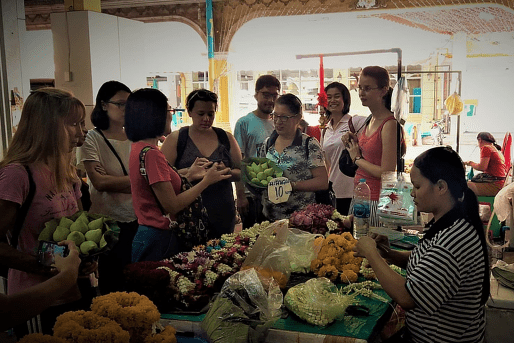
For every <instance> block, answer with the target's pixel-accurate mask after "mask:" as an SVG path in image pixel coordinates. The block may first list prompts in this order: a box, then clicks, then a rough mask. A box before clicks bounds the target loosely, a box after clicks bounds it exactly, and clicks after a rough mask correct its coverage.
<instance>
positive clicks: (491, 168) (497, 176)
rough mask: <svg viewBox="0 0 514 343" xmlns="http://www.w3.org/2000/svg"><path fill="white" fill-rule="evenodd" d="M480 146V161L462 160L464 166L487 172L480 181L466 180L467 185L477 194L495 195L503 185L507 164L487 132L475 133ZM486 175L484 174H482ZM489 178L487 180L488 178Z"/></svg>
mask: <svg viewBox="0 0 514 343" xmlns="http://www.w3.org/2000/svg"><path fill="white" fill-rule="evenodd" d="M477 140H478V146H479V148H480V163H475V162H473V161H467V162H464V164H465V165H466V166H470V167H471V168H473V169H476V170H479V171H481V172H484V173H485V174H487V176H488V177H485V178H484V179H483V180H481V182H474V181H473V180H471V181H468V187H469V188H470V189H471V190H472V191H473V192H474V193H475V194H476V195H477V196H479V195H481V196H495V195H496V194H497V193H498V191H499V190H500V189H501V188H502V187H503V184H504V182H505V177H506V176H507V172H508V170H507V165H506V164H505V158H504V157H503V154H502V153H501V147H500V146H499V145H498V144H496V140H495V139H494V137H493V135H492V134H490V133H489V132H480V133H479V134H478V135H477ZM483 176H486V175H483ZM488 179H489V180H488Z"/></svg>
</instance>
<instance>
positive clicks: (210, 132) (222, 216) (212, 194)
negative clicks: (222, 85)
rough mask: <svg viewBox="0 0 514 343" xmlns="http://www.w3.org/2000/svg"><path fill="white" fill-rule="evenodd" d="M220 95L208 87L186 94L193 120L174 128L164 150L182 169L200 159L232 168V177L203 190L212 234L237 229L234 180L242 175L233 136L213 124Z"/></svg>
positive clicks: (171, 160)
mask: <svg viewBox="0 0 514 343" xmlns="http://www.w3.org/2000/svg"><path fill="white" fill-rule="evenodd" d="M217 108H218V96H217V95H216V94H215V93H213V92H211V91H208V90H206V89H198V90H194V91H192V92H191V93H189V95H188V96H187V99H186V109H187V112H188V114H189V116H190V117H191V119H192V121H193V123H192V125H191V126H186V127H183V128H181V129H180V130H179V131H174V132H172V133H171V134H170V135H169V136H168V137H166V140H165V141H164V143H163V145H162V147H161V151H162V152H163V153H164V156H166V159H167V160H168V161H169V162H170V164H172V165H174V166H175V167H176V168H177V169H179V172H180V173H185V172H187V170H188V168H189V167H191V165H192V164H193V163H194V162H195V160H197V163H200V161H203V162H204V163H208V162H209V161H210V162H219V163H218V164H217V168H218V169H220V170H221V169H225V168H227V167H228V168H230V173H231V175H232V177H231V178H229V179H225V180H221V181H219V182H217V183H215V184H212V185H210V186H209V187H208V188H207V189H205V190H204V191H203V192H202V199H203V203H204V206H205V208H206V209H207V214H208V217H209V232H210V234H209V235H210V237H211V238H219V237H221V235H222V234H225V233H232V232H234V226H235V223H236V205H235V202H234V191H233V189H232V182H233V181H239V179H240V176H241V170H240V164H241V150H240V149H239V145H238V144H237V142H236V140H235V138H234V136H233V135H232V134H231V133H228V132H226V131H225V130H223V129H220V128H217V127H213V126H212V125H213V122H214V118H215V115H216V110H217Z"/></svg>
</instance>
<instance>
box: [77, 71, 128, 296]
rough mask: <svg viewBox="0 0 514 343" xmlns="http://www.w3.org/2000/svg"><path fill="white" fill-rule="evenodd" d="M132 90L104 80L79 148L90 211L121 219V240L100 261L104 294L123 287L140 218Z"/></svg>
mask: <svg viewBox="0 0 514 343" xmlns="http://www.w3.org/2000/svg"><path fill="white" fill-rule="evenodd" d="M130 93H131V91H130V89H129V88H128V87H127V86H125V85H124V84H123V83H121V82H118V81H108V82H105V83H104V84H103V85H102V86H101V87H100V89H99V90H98V94H97V96H96V104H95V108H94V109H93V112H92V113H91V122H92V123H93V125H94V126H95V129H94V130H89V132H88V134H87V136H86V141H85V142H84V144H83V145H82V147H80V148H79V150H78V154H79V156H80V161H81V162H83V163H84V167H85V168H86V173H87V176H88V183H89V189H90V190H91V208H90V210H89V212H90V213H95V214H101V215H104V216H109V217H111V218H113V219H114V220H116V221H117V222H118V225H119V227H120V236H119V238H120V240H119V242H118V243H117V244H116V246H115V247H114V248H113V250H112V252H111V253H110V254H109V255H108V256H102V257H101V258H100V263H99V272H100V278H99V280H98V285H99V288H100V291H101V292H102V293H103V294H105V293H109V292H112V291H120V290H122V286H123V285H122V282H123V267H125V265H126V264H128V263H130V256H131V250H132V239H133V238H134V235H135V234H136V232H137V227H138V224H137V218H136V215H135V213H134V208H133V206H132V195H131V191H130V178H129V175H128V170H129V168H128V161H129V156H130V145H131V142H130V141H129V140H128V139H127V135H126V134H125V129H124V126H125V104H126V102H127V99H128V97H129V95H130Z"/></svg>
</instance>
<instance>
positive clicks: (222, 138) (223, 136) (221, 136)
mask: <svg viewBox="0 0 514 343" xmlns="http://www.w3.org/2000/svg"><path fill="white" fill-rule="evenodd" d="M212 129H213V130H214V132H216V135H217V136H218V141H219V142H220V143H221V145H223V146H225V148H226V149H227V151H230V140H229V139H228V135H227V132H226V131H225V130H223V129H222V128H219V127H214V126H213V127H212Z"/></svg>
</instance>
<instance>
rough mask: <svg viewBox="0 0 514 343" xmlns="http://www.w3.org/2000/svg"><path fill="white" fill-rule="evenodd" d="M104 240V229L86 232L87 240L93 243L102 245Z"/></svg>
mask: <svg viewBox="0 0 514 343" xmlns="http://www.w3.org/2000/svg"><path fill="white" fill-rule="evenodd" d="M101 239H102V229H96V230H89V231H88V232H86V240H88V241H93V242H95V243H96V244H98V243H100V240H101Z"/></svg>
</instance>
